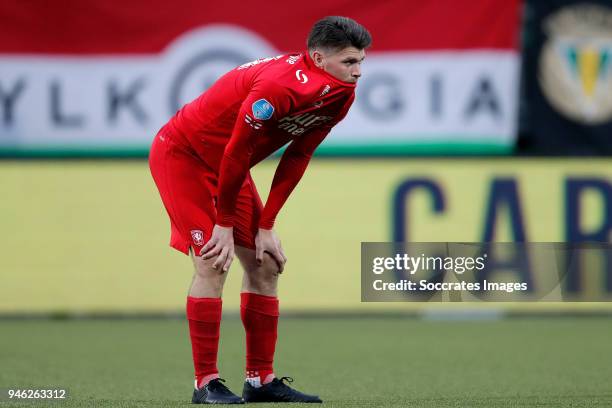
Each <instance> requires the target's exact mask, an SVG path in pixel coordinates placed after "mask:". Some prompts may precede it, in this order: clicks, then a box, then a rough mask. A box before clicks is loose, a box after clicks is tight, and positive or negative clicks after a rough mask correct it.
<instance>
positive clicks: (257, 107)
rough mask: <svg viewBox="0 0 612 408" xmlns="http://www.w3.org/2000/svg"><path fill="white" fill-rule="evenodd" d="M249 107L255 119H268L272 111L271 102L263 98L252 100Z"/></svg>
mask: <svg viewBox="0 0 612 408" xmlns="http://www.w3.org/2000/svg"><path fill="white" fill-rule="evenodd" d="M251 109H252V110H253V116H255V119H259V120H268V119H270V118H271V117H272V114H273V113H274V106H272V104H271V103H270V102H268V101H267V100H265V99H259V100H257V101H255V102H253V105H252V106H251Z"/></svg>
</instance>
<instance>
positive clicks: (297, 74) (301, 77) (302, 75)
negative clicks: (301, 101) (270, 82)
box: [295, 69, 308, 84]
mask: <svg viewBox="0 0 612 408" xmlns="http://www.w3.org/2000/svg"><path fill="white" fill-rule="evenodd" d="M295 77H296V78H297V80H298V81H300V83H302V84H305V83H306V82H308V77H307V76H306V74H305V73H303V72H302V70H301V69H298V70H297V71H295Z"/></svg>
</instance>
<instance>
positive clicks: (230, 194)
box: [216, 153, 249, 227]
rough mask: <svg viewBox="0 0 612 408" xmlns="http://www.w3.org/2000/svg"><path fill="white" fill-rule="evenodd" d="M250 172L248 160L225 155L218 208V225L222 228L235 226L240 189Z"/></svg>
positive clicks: (220, 178)
mask: <svg viewBox="0 0 612 408" xmlns="http://www.w3.org/2000/svg"><path fill="white" fill-rule="evenodd" d="M248 171H249V160H248V158H246V159H245V158H238V159H236V158H234V157H232V156H231V155H229V154H227V153H226V154H224V155H223V160H222V161H221V167H220V169H219V189H218V191H219V197H218V200H219V202H218V208H217V221H216V223H217V225H220V226H222V227H233V226H234V214H235V212H236V199H237V198H238V194H239V192H240V187H241V186H242V183H244V179H245V178H246V176H247V173H248Z"/></svg>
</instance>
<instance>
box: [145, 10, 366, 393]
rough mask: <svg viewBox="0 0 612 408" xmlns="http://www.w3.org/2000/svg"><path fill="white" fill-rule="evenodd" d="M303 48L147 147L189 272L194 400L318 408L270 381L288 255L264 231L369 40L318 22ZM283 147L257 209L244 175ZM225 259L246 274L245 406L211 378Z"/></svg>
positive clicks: (242, 70) (340, 21) (257, 69)
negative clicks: (188, 257)
mask: <svg viewBox="0 0 612 408" xmlns="http://www.w3.org/2000/svg"><path fill="white" fill-rule="evenodd" d="M307 43H308V49H307V50H306V51H305V52H304V53H301V54H287V55H279V56H277V57H273V58H263V59H259V60H256V61H253V62H249V63H247V64H244V65H241V66H239V67H237V68H235V69H233V70H231V71H230V72H228V73H227V74H225V75H224V76H222V77H221V78H220V79H218V80H217V81H216V82H215V83H214V84H213V85H212V86H211V87H210V88H209V89H208V90H207V91H206V92H204V93H203V94H202V95H200V96H199V97H198V98H197V99H195V100H194V101H192V102H190V103H188V104H187V105H185V106H184V107H183V108H182V109H180V110H179V111H178V112H177V113H176V114H175V115H174V117H172V118H171V119H170V121H169V122H168V123H167V124H166V125H165V126H164V127H163V128H162V129H161V130H160V131H159V133H158V134H157V136H156V137H155V139H154V141H153V145H152V147H151V152H150V156H149V165H150V168H151V173H152V175H153V179H154V180H155V184H156V185H157V188H158V189H159V193H160V195H161V198H162V201H163V203H164V206H165V208H166V210H167V212H168V215H169V217H170V223H171V238H170V245H171V246H172V247H173V248H175V249H177V250H179V251H181V252H183V253H185V254H190V255H191V258H192V260H193V263H194V267H195V273H194V276H193V280H192V283H191V287H190V289H189V294H188V297H187V319H188V321H189V334H190V337H191V345H192V351H193V363H194V367H195V377H196V378H195V390H194V393H193V398H192V402H193V403H228V404H232V403H243V402H245V401H246V402H321V400H320V399H319V397H317V396H314V395H307V394H303V393H301V392H299V391H296V390H295V389H293V388H291V387H290V386H289V385H288V383H290V382H292V381H293V380H292V379H291V378H289V377H282V378H280V379H279V378H277V377H276V376H275V374H274V369H273V360H274V350H275V347H276V338H277V324H278V316H279V306H278V299H277V283H278V277H279V274H280V273H282V272H283V269H284V266H285V262H287V257H286V256H285V254H284V252H283V249H282V246H281V243H280V240H279V238H278V236H277V235H276V234H275V232H274V230H273V227H274V221H275V218H276V216H277V214H278V213H279V211H280V209H281V207H282V206H283V204H284V203H285V201H286V200H287V198H288V197H289V195H290V194H291V192H292V191H293V189H294V188H295V186H296V185H297V184H298V182H299V180H300V178H301V177H302V175H303V174H304V171H305V170H306V167H307V166H308V162H309V160H310V158H311V156H312V154H313V152H314V151H315V149H316V148H317V146H318V145H319V144H320V143H321V142H322V141H323V139H324V138H325V136H326V135H327V134H328V133H329V131H330V130H331V128H332V127H333V126H334V125H336V124H337V123H338V122H340V120H342V119H343V118H344V117H345V116H346V114H347V112H348V110H349V108H350V106H351V104H352V103H353V100H354V98H355V86H356V83H357V80H358V79H359V77H360V76H361V63H362V62H363V59H364V57H365V49H366V48H367V47H369V45H370V43H371V37H370V34H369V33H368V31H367V30H366V29H365V28H364V27H363V26H361V25H360V24H358V23H357V22H355V21H354V20H352V19H350V18H346V17H326V18H323V19H321V20H320V21H318V22H316V23H315V24H314V26H313V27H312V30H311V32H310V34H309V36H308V42H307ZM284 145H288V146H287V149H286V150H285V152H284V153H283V155H282V157H281V159H280V161H279V163H278V167H277V169H276V172H275V175H274V179H273V182H272V186H271V189H270V193H269V196H268V199H267V201H266V204H265V206H264V205H262V202H261V200H260V198H259V194H258V193H257V189H256V188H255V183H254V182H253V179H252V178H251V175H250V173H249V170H250V168H251V167H253V166H255V165H256V164H257V163H259V162H260V161H262V160H263V159H265V158H266V157H268V156H269V155H270V154H271V153H273V152H274V151H276V150H277V149H279V148H280V147H282V146H284ZM234 254H235V255H237V256H238V259H239V260H240V263H241V264H242V266H243V269H244V276H243V281H242V290H241V294H240V298H241V304H240V316H241V319H242V322H243V325H244V328H245V331H246V381H245V384H244V389H243V394H242V398H240V397H238V396H237V395H235V394H234V393H232V392H231V391H230V390H229V389H228V388H227V387H226V386H225V385H224V384H223V380H222V379H221V378H220V377H219V372H218V370H217V350H218V343H219V326H220V322H221V304H222V302H221V294H222V290H223V284H224V281H225V278H226V276H227V272H228V270H229V268H230V265H231V263H232V260H233V257H234Z"/></svg>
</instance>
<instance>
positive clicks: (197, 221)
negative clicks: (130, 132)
mask: <svg viewBox="0 0 612 408" xmlns="http://www.w3.org/2000/svg"><path fill="white" fill-rule="evenodd" d="M149 167H150V169H151V174H152V175H153V180H155V184H156V185H157V189H158V190H159V194H160V196H161V199H162V201H163V203H164V207H166V211H167V212H168V216H169V217H170V228H171V235H170V246H171V247H173V248H175V249H177V250H179V251H181V252H183V253H185V254H188V253H189V248H190V247H192V248H193V249H194V252H195V254H196V255H197V254H198V253H199V251H200V249H201V248H202V246H203V245H204V244H205V243H206V242H207V241H208V240H209V239H210V236H211V233H212V229H213V227H214V225H215V220H216V218H217V209H216V203H217V180H218V175H217V173H216V172H215V171H214V170H213V169H212V168H211V167H210V166H208V165H207V164H206V163H205V162H204V160H202V159H201V158H200V157H199V156H198V155H197V154H196V153H195V151H193V150H192V149H191V148H190V147H188V146H185V145H183V144H182V143H178V142H177V141H176V140H175V139H174V138H173V134H172V132H170V131H168V130H167V128H166V127H164V128H162V129H161V130H160V131H159V133H158V134H157V136H155V139H154V140H153V145H152V146H151V152H150V153H149ZM262 209H263V206H262V203H261V199H260V198H259V194H258V193H257V190H256V189H255V183H254V182H253V179H252V178H251V174H250V173H249V174H248V176H247V178H246V180H245V181H244V184H242V187H241V189H240V193H239V194H238V198H237V201H236V214H235V215H236V217H235V224H234V243H235V244H236V245H240V246H244V247H247V248H251V249H255V235H256V234H257V230H258V225H259V217H260V216H261V212H262Z"/></svg>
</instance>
